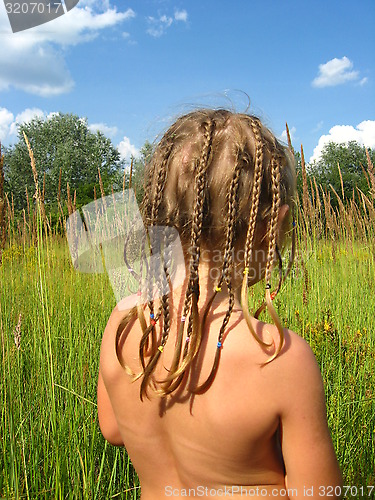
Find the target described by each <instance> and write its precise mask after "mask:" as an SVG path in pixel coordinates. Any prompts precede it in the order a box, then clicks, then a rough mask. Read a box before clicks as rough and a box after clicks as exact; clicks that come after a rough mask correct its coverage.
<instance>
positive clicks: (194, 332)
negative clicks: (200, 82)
mask: <svg viewBox="0 0 375 500" xmlns="http://www.w3.org/2000/svg"><path fill="white" fill-rule="evenodd" d="M202 127H203V145H202V151H201V155H200V158H199V161H198V163H197V172H196V174H195V182H194V192H195V204H194V211H193V217H192V224H191V239H190V262H189V282H188V287H187V291H186V296H185V302H184V307H183V318H184V319H185V318H186V317H187V315H188V314H189V313H190V314H189V321H188V326H187V332H186V339H188V340H185V347H184V352H183V358H182V362H181V364H180V357H181V350H182V341H183V334H184V327H185V321H181V325H180V327H179V330H178V337H177V341H176V349H175V355H174V359H173V361H172V365H171V375H170V376H169V377H167V378H166V379H165V381H164V385H163V390H164V391H165V393H167V394H168V393H169V392H172V391H173V390H175V389H176V388H177V387H178V385H179V384H180V383H181V381H182V378H183V374H184V372H185V370H186V369H187V367H188V366H189V365H190V364H191V362H192V360H193V359H194V358H195V356H196V354H197V353H198V350H199V347H200V344H201V339H202V328H201V325H200V323H199V313H198V300H199V275H198V266H199V257H200V239H201V234H202V223H203V215H204V214H203V208H204V202H205V189H206V182H207V181H206V172H207V169H208V166H209V164H210V155H211V147H212V140H213V134H214V130H215V122H214V121H213V120H210V119H209V120H207V121H205V122H204V123H203V125H202ZM175 379H177V380H176V383H173V381H174V380H175ZM172 384H173V385H172Z"/></svg>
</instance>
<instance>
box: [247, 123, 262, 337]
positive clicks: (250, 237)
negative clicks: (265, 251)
mask: <svg viewBox="0 0 375 500" xmlns="http://www.w3.org/2000/svg"><path fill="white" fill-rule="evenodd" d="M250 125H251V130H252V132H253V135H254V139H255V165H254V177H253V190H252V193H251V209H250V218H249V226H248V230H247V235H246V243H245V262H244V264H245V268H244V277H243V281H242V289H241V306H242V310H243V314H244V317H245V320H246V323H247V326H248V328H249V330H250V332H251V334H252V335H253V337H254V338H255V340H256V341H257V342H258V343H259V344H260V345H262V346H264V347H269V344H266V343H265V342H263V341H262V340H261V339H260V338H259V337H258V335H257V334H256V332H255V330H254V327H253V324H252V322H251V316H250V313H249V306H248V290H249V276H248V272H249V267H250V262H251V258H252V254H253V243H254V236H255V228H256V220H257V215H258V209H259V200H260V191H261V184H262V178H263V140H262V136H261V129H260V125H259V123H258V121H256V120H255V119H254V118H250Z"/></svg>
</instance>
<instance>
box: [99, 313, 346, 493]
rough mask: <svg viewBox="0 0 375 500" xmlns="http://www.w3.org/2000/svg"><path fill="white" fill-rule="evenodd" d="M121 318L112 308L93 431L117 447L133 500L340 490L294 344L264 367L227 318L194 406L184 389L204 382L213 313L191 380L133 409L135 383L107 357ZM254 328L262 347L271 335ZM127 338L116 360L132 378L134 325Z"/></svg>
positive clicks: (245, 335)
mask: <svg viewBox="0 0 375 500" xmlns="http://www.w3.org/2000/svg"><path fill="white" fill-rule="evenodd" d="M221 309H222V308H221ZM122 317H123V313H122V312H121V311H119V310H118V308H117V307H116V308H115V310H114V311H113V313H112V315H111V317H110V320H109V322H108V325H107V328H106V330H105V334H104V337H103V343H102V351H101V359H100V376H99V385H98V407H99V422H100V425H101V429H102V432H103V435H104V437H105V438H106V439H107V440H108V441H109V442H111V443H113V444H116V445H122V444H123V443H126V448H127V451H128V453H129V456H130V458H131V460H132V463H133V465H134V466H135V468H136V470H137V472H138V475H139V478H140V482H141V486H142V500H148V499H150V500H157V499H159V498H160V499H161V498H165V497H168V496H171V497H173V498H179V497H180V496H181V497H184V496H187V494H188V492H189V490H190V494H189V496H208V497H209V496H218V495H220V494H221V493H223V496H224V495H225V494H226V496H229V495H230V496H232V497H234V498H235V497H236V496H237V495H238V496H241V494H242V496H244V495H245V494H246V493H245V492H247V494H248V495H251V496H264V495H266V496H272V498H287V496H289V497H290V498H296V497H301V496H303V494H304V493H303V492H304V490H305V491H306V490H307V489H308V488H310V490H309V491H311V487H312V488H313V489H315V492H316V498H318V497H319V498H321V495H319V491H322V489H321V490H319V487H322V486H324V485H328V484H330V483H331V482H334V483H335V484H339V481H340V473H339V470H338V467H337V462H336V457H335V454H334V451H333V447H332V443H331V439H330V435H329V432H328V428H327V424H326V417H325V403H324V392H323V388H322V384H321V379H320V372H319V369H318V367H317V365H316V361H315V358H314V356H313V354H312V352H311V350H310V348H309V346H308V345H307V344H306V343H305V341H304V340H303V339H301V338H300V337H298V336H297V335H296V334H294V333H293V332H290V331H286V340H285V345H284V347H283V350H282V352H281V353H280V355H279V356H278V358H276V359H275V360H274V361H273V362H272V363H270V364H266V365H264V363H265V362H266V361H267V359H268V358H269V356H268V355H267V354H266V353H265V352H264V351H263V349H262V348H261V347H260V346H259V344H257V343H256V342H255V341H254V339H253V338H252V337H251V335H249V330H248V327H247V325H246V324H245V321H244V318H243V315H242V311H237V312H234V313H233V315H232V318H231V320H230V323H229V327H228V330H227V332H228V333H227V338H226V340H225V348H223V351H222V355H221V361H220V370H218V372H217V374H216V377H215V380H214V383H213V384H212V386H211V387H210V389H209V390H208V391H207V392H205V393H204V394H200V395H195V396H194V395H193V394H192V393H191V388H192V387H196V386H197V383H198V384H199V383H200V382H202V381H204V380H206V379H207V377H208V374H209V372H210V369H211V366H212V360H213V357H214V354H215V348H216V342H215V336H216V334H215V333H214V334H213V335H211V336H210V335H209V332H210V331H212V332H216V330H217V328H218V327H220V324H221V321H222V317H223V312H222V310H221V311H220V306H219V307H217V308H216V309H214V310H213V311H212V313H211V314H210V316H209V318H208V322H207V332H206V334H205V340H204V342H203V344H202V347H201V349H202V350H201V353H200V356H199V358H198V360H197V362H196V363H195V364H194V366H193V368H192V375H191V378H190V380H189V381H188V382H187V383H185V384H183V386H182V387H181V389H180V390H179V391H178V393H177V394H173V395H172V396H168V397H163V398H160V397H157V396H155V395H152V396H151V398H150V400H144V401H143V402H142V401H141V400H140V398H139V389H140V381H137V382H135V383H133V382H132V381H131V378H130V377H129V376H128V375H127V374H126V372H125V371H124V369H123V367H122V366H121V365H120V363H119V361H118V358H117V356H116V353H115V334H116V331H117V328H118V325H119V322H120V320H121V318H122ZM173 326H175V325H174V324H173V323H172V328H171V339H170V343H169V347H168V346H166V348H165V351H164V352H163V362H162V364H161V365H160V367H158V370H157V372H156V373H155V379H156V380H158V378H159V379H163V378H165V376H166V373H167V372H166V370H165V368H164V366H167V367H168V366H169V365H170V362H171V358H172V355H173V346H174V339H173V337H172V335H173V333H172V332H174V331H175V330H176V328H173ZM254 327H255V328H256V331H257V333H258V334H259V336H260V338H262V339H263V340H264V341H266V342H269V341H272V339H273V338H275V339H276V336H277V333H276V331H274V330H275V327H273V326H271V325H265V324H263V323H261V322H258V321H256V320H254ZM129 331H130V333H129V334H128V335H127V336H126V339H125V338H124V339H123V342H120V345H122V352H121V357H124V361H126V363H127V364H128V365H129V366H130V368H131V369H132V370H133V371H135V372H140V371H141V367H140V364H139V361H138V358H139V355H138V352H139V340H140V337H141V328H140V327H139V326H138V323H137V322H135V323H134V325H132V327H131V329H130V330H129ZM125 335H126V334H125ZM162 365H163V366H162ZM103 382H104V383H103ZM190 384H191V385H190ZM317 445H318V446H317ZM281 447H282V449H283V454H282V452H281ZM322 464H324V467H323V466H322ZM327 464H328V467H327ZM286 475H287V477H285V476H286Z"/></svg>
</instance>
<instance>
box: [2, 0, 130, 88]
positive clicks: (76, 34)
mask: <svg viewBox="0 0 375 500" xmlns="http://www.w3.org/2000/svg"><path fill="white" fill-rule="evenodd" d="M81 5H82V6H81ZM100 6H101V7H100ZM104 6H105V7H106V9H105V10H104V11H103V2H99V0H84V1H83V2H80V4H79V6H77V7H75V8H74V9H72V10H70V11H69V12H68V13H66V14H65V15H63V16H61V17H59V18H57V19H55V20H54V21H51V22H49V23H46V24H42V25H40V26H37V27H35V28H32V29H29V30H26V31H21V32H19V33H12V31H11V29H10V26H9V23H8V19H7V16H6V13H5V8H4V4H3V2H0V46H1V51H0V67H1V73H0V91H1V90H6V89H9V88H10V87H14V88H17V89H20V90H23V91H25V92H29V93H32V94H36V95H40V96H51V95H57V94H62V93H66V92H69V91H70V90H72V88H73V87H74V82H73V79H72V77H71V75H70V72H69V69H68V67H67V64H66V62H65V53H64V48H65V47H67V46H71V45H77V44H80V43H84V42H88V41H90V40H93V39H94V38H95V37H97V36H98V34H99V33H100V31H103V30H105V29H108V28H111V27H113V26H115V25H117V24H119V23H121V22H123V21H125V20H127V19H131V18H133V17H134V16H135V13H134V11H133V10H132V9H128V10H126V11H125V12H117V10H116V9H115V8H110V7H109V2H104ZM99 8H101V10H102V11H99V12H98V10H97V9H99Z"/></svg>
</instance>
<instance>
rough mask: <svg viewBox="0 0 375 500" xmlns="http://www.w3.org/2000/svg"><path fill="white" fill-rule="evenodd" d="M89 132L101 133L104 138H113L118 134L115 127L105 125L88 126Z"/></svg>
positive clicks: (94, 124)
mask: <svg viewBox="0 0 375 500" xmlns="http://www.w3.org/2000/svg"><path fill="white" fill-rule="evenodd" d="M89 130H91V132H94V133H95V132H101V133H102V134H103V135H105V136H106V137H113V136H115V135H116V134H117V132H118V129H117V127H109V126H108V125H106V124H105V123H93V124H92V125H89Z"/></svg>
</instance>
